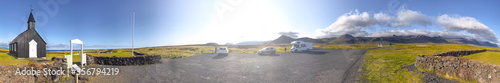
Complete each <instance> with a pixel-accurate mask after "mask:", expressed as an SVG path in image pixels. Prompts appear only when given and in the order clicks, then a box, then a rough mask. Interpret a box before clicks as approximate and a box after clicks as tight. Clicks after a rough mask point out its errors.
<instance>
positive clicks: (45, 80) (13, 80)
mask: <svg viewBox="0 0 500 83" xmlns="http://www.w3.org/2000/svg"><path fill="white" fill-rule="evenodd" d="M52 61H53V62H51V63H42V64H33V63H29V64H28V65H22V66H11V65H3V66H0V83H52V82H59V80H60V79H61V78H62V77H64V76H66V75H48V74H47V75H43V73H41V74H40V75H16V71H17V68H19V69H20V71H22V70H24V68H27V69H26V70H31V67H33V70H42V72H43V69H44V68H47V70H48V69H50V70H61V69H60V68H62V70H66V59H65V58H61V57H54V58H52ZM64 73H66V72H64Z"/></svg>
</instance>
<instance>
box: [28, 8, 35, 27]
mask: <svg viewBox="0 0 500 83" xmlns="http://www.w3.org/2000/svg"><path fill="white" fill-rule="evenodd" d="M32 12H33V9H31V12H30V17H29V18H28V29H35V18H34V17H33V13H32Z"/></svg>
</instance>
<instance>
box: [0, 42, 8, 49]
mask: <svg viewBox="0 0 500 83" xmlns="http://www.w3.org/2000/svg"><path fill="white" fill-rule="evenodd" d="M0 48H6V49H8V48H9V43H8V42H0Z"/></svg>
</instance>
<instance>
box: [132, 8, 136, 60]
mask: <svg viewBox="0 0 500 83" xmlns="http://www.w3.org/2000/svg"><path fill="white" fill-rule="evenodd" d="M134 27H135V10H132V56H134Z"/></svg>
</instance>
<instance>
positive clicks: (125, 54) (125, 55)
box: [87, 52, 133, 57]
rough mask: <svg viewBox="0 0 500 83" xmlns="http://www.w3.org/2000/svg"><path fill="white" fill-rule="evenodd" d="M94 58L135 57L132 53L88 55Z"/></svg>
mask: <svg viewBox="0 0 500 83" xmlns="http://www.w3.org/2000/svg"><path fill="white" fill-rule="evenodd" d="M87 54H90V55H92V56H108V57H133V56H132V52H115V53H87Z"/></svg>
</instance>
